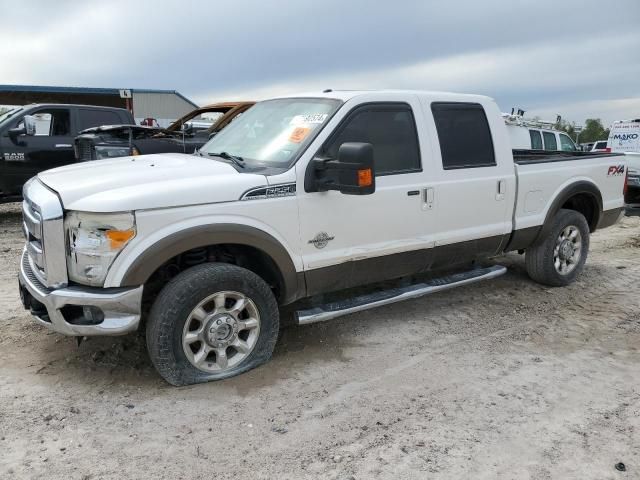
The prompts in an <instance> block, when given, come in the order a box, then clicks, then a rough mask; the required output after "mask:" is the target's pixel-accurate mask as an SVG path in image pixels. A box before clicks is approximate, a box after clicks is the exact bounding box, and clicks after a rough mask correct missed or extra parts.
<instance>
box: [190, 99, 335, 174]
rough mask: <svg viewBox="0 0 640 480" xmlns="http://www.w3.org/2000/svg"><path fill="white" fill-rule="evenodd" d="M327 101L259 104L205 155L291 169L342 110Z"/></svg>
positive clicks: (205, 150)
mask: <svg viewBox="0 0 640 480" xmlns="http://www.w3.org/2000/svg"><path fill="white" fill-rule="evenodd" d="M340 105H341V102H340V101H339V100H334V99H327V98H285V99H276V100H266V101H264V102H260V103H257V104H256V105H254V106H253V107H251V108H250V109H249V110H247V111H246V112H245V113H244V114H243V115H241V116H239V117H237V118H236V119H235V120H234V121H232V122H231V123H230V124H229V125H228V126H227V127H226V128H224V129H222V130H221V131H220V132H219V133H218V134H217V135H216V136H215V137H213V138H212V139H211V140H210V141H209V142H207V143H206V144H205V145H204V146H203V147H202V148H201V149H200V152H201V153H202V154H207V155H210V156H220V155H219V154H223V156H222V158H228V157H230V156H233V157H235V158H236V159H238V160H240V161H242V162H246V163H247V164H249V165H251V164H256V166H259V165H264V166H269V167H281V168H287V167H289V166H290V164H291V162H292V161H294V160H295V159H296V157H297V155H298V154H299V153H300V152H302V151H303V150H304V148H306V146H307V145H309V143H310V142H311V141H312V140H313V138H314V137H315V136H316V135H317V133H318V132H319V131H320V130H321V129H322V127H323V126H324V125H325V124H326V123H327V121H328V120H329V118H331V115H333V113H334V112H335V111H336V110H337V109H338V108H339V107H340Z"/></svg>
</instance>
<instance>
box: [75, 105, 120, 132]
mask: <svg viewBox="0 0 640 480" xmlns="http://www.w3.org/2000/svg"><path fill="white" fill-rule="evenodd" d="M78 123H79V125H78V130H84V129H86V128H92V127H101V126H103V125H119V124H121V123H122V122H121V121H120V116H119V115H118V114H117V113H116V112H110V111H109V110H97V109H91V108H80V109H78Z"/></svg>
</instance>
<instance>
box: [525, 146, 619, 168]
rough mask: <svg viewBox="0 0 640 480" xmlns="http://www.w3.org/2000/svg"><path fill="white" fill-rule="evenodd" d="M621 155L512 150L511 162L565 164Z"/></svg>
mask: <svg viewBox="0 0 640 480" xmlns="http://www.w3.org/2000/svg"><path fill="white" fill-rule="evenodd" d="M620 155H622V154H621V153H606V152H562V151H554V152H549V151H546V150H515V149H514V150H513V161H514V162H515V163H517V164H518V165H531V164H536V163H550V162H566V161H569V160H585V159H594V158H609V157H617V156H620Z"/></svg>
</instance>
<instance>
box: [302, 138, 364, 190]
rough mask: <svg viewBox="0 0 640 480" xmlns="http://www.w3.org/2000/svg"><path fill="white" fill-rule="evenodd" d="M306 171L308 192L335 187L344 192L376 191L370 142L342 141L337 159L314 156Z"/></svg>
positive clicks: (333, 188)
mask: <svg viewBox="0 0 640 480" xmlns="http://www.w3.org/2000/svg"><path fill="white" fill-rule="evenodd" d="M309 172H310V175H311V178H309V185H305V187H307V186H308V187H310V188H306V190H307V191H317V192H323V191H327V190H338V191H339V192H340V193H344V194H347V195H371V194H372V193H373V192H375V191H376V173H375V168H374V165H373V146H372V145H371V144H370V143H357V142H347V143H343V144H342V145H340V149H339V150H338V158H337V160H326V159H314V160H312V163H311V168H310V170H309ZM305 184H307V182H306V181H305Z"/></svg>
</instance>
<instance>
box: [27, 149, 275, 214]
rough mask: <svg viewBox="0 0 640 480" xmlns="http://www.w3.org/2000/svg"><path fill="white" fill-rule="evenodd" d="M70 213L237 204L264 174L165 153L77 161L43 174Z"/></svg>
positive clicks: (222, 163)
mask: <svg viewBox="0 0 640 480" xmlns="http://www.w3.org/2000/svg"><path fill="white" fill-rule="evenodd" d="M38 178H39V179H40V181H41V182H42V183H44V184H45V185H47V186H48V187H49V188H51V189H52V190H54V191H56V192H57V193H58V195H59V196H60V198H61V200H62V203H63V205H64V208H65V209H68V210H82V211H87V212H121V211H130V210H142V209H149V208H167V207H177V206H184V205H195V204H201V203H217V202H229V201H234V200H238V199H239V198H240V196H241V195H242V194H243V193H244V192H246V191H247V190H248V189H250V188H252V187H257V186H262V185H266V184H267V179H266V177H265V176H264V175H259V174H253V173H239V172H238V171H237V170H236V169H235V168H234V167H233V166H231V165H230V164H227V163H224V162H221V161H218V160H215V159H212V158H206V157H199V156H195V155H185V154H181V153H162V154H156V155H142V156H137V157H121V158H115V159H108V160H97V161H92V162H84V163H77V164H73V165H67V166H65V167H60V168H54V169H52V170H47V171H44V172H41V173H40V174H38Z"/></svg>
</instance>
